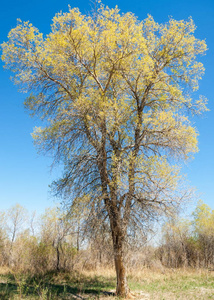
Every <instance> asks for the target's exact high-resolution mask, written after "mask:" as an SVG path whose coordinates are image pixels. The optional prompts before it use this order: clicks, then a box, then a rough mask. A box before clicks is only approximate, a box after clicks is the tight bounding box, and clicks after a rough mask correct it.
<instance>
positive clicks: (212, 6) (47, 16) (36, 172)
mask: <svg viewBox="0 0 214 300" xmlns="http://www.w3.org/2000/svg"><path fill="white" fill-rule="evenodd" d="M103 3H104V4H106V5H108V6H110V7H114V6H115V5H118V7H119V8H120V9H121V11H122V12H127V11H132V12H133V13H135V14H136V15H137V16H138V18H139V19H140V20H143V19H145V18H146V16H147V14H151V15H152V16H153V17H154V19H155V20H156V21H157V22H160V23H163V22H166V21H167V20H168V19H169V17H170V16H171V17H173V18H174V19H177V20H180V19H188V17H189V16H191V17H192V18H193V20H194V22H195V24H196V26H197V30H196V33H195V35H196V36H197V37H198V38H200V39H206V42H207V45H208V48H209V50H208V52H207V55H206V56H204V57H202V58H201V61H202V62H203V63H204V66H205V68H206V73H205V76H204V77H203V79H202V81H201V82H200V89H199V93H200V94H202V95H205V96H206V97H207V98H208V99H209V109H210V112H208V113H206V114H205V115H204V116H203V117H202V118H194V122H195V124H194V125H195V126H196V127H197V129H198V131H199V134H200V135H199V149H200V151H199V153H198V154H196V155H195V159H194V160H193V161H190V162H188V164H187V165H186V166H185V168H184V170H185V173H186V174H187V178H188V180H189V182H190V184H191V185H192V186H193V187H196V189H197V193H198V195H199V197H200V198H201V199H202V200H203V201H204V202H205V203H207V204H208V205H209V206H211V207H212V209H214V196H213V190H214V101H213V86H214V72H213V70H214V1H213V0H203V1H202V0H179V1H173V0H132V1H127V0H117V1H116V0H106V1H103ZM68 5H70V6H71V7H79V8H80V10H81V12H82V13H87V12H89V11H90V10H91V6H92V2H91V1H90V0H78V1H66V0H61V1H58V0H51V1H50V0H46V1H44V0H43V1H41V0H37V1H36V0H31V1H26V0H19V1H15V0H11V1H4V2H2V3H1V10H0V43H2V42H3V41H6V40H7V34H8V32H9V31H10V30H11V29H12V28H13V27H15V26H16V19H17V18H20V19H21V20H23V21H27V20H29V21H30V22H31V23H33V25H34V26H35V27H37V28H38V29H39V30H40V31H41V32H43V33H45V34H47V33H49V31H50V24H51V20H52V18H53V17H54V15H55V13H57V12H59V11H63V12H66V11H67V10H68ZM10 75H11V74H10V73H9V72H8V71H6V70H3V67H2V63H1V62H0V101H1V107H0V138H1V147H0V209H7V208H9V207H11V206H12V205H14V204H15V203H20V204H21V205H23V206H24V207H26V208H27V209H29V210H37V211H38V212H43V211H44V209H45V208H47V207H49V206H52V205H54V202H53V198H51V196H50V193H49V188H48V185H49V184H50V183H51V182H52V180H53V179H54V178H57V177H58V176H59V175H60V170H59V169H54V170H53V171H52V172H51V171H50V165H51V158H50V157H43V156H40V155H39V154H37V152H36V149H35V148H34V145H33V140H32V137H31V135H30V133H31V132H32V131H33V127H34V126H36V125H38V124H39V121H38V120H35V119H32V118H30V117H29V116H28V114H27V113H26V112H25V111H24V107H23V104H22V103H23V101H24V99H25V96H26V95H24V94H21V93H19V92H18V87H17V86H14V85H13V83H12V82H11V81H10V78H9V77H10ZM195 97H197V95H195Z"/></svg>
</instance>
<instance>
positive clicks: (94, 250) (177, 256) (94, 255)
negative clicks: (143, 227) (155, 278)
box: [0, 202, 214, 274]
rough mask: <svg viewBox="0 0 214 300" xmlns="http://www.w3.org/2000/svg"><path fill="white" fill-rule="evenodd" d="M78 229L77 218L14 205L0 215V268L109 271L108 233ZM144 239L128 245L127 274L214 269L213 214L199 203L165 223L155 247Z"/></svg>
mask: <svg viewBox="0 0 214 300" xmlns="http://www.w3.org/2000/svg"><path fill="white" fill-rule="evenodd" d="M82 225H83V222H82V220H81V218H80V217H78V216H76V217H74V215H72V216H69V215H66V214H64V213H62V212H61V211H60V210H58V209H57V208H51V209H47V210H46V211H45V213H44V214H43V215H41V216H39V217H37V216H36V214H35V213H33V214H31V215H29V214H28V212H27V211H26V209H25V208H23V207H22V206H20V205H18V204H17V205H15V206H14V207H12V208H10V209H9V210H7V211H4V212H3V211H2V212H1V213H0V265H1V266H2V267H3V266H4V267H9V268H10V269H13V270H16V271H18V270H19V271H21V272H29V273H31V274H35V273H36V274H38V273H45V272H48V271H52V270H56V271H60V270H61V271H62V270H67V271H75V270H78V271H82V270H84V269H96V268H98V267H105V266H108V267H111V266H112V267H113V264H114V262H113V253H112V245H111V237H110V232H109V230H108V228H107V227H103V228H102V230H100V228H99V231H96V228H94V231H92V232H91V233H90V234H88V233H87V232H86V230H85V228H84V226H82ZM142 239H143V242H142ZM147 239H148V237H147V236H144V237H143V238H142V237H136V238H135V241H134V239H133V238H131V239H130V241H129V242H128V243H127V246H126V249H127V251H126V260H127V266H128V268H130V269H135V268H136V269H139V268H145V267H154V266H155V267H160V268H162V269H164V268H166V267H169V268H178V267H193V268H213V267H214V210H211V208H210V207H208V206H207V205H206V204H204V203H202V202H199V203H198V206H197V207H196V209H195V211H194V212H193V214H192V218H191V220H186V219H181V218H179V217H175V216H173V217H172V218H171V219H168V220H167V221H165V222H164V224H163V225H162V234H161V238H160V239H159V242H158V243H159V244H158V245H157V243H156V245H154V243H153V245H151V243H150V244H148V242H146V240H147Z"/></svg>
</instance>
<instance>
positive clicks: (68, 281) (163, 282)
mask: <svg viewBox="0 0 214 300" xmlns="http://www.w3.org/2000/svg"><path fill="white" fill-rule="evenodd" d="M128 282H129V286H130V289H131V291H132V298H135V299H157V300H164V299H166V300H174V299H182V300H183V299H188V300H189V299H204V300H205V299H214V272H209V271H206V270H189V269H178V270H164V272H163V271H160V270H150V269H142V270H141V271H136V270H135V271H132V272H129V275H128ZM114 290H115V274H114V270H106V269H105V270H98V271H96V272H95V271H90V272H89V271H88V272H84V273H81V274H80V273H77V272H76V273H66V272H64V273H63V272H61V273H56V272H49V273H47V274H45V275H43V276H30V275H29V274H21V273H19V274H17V273H16V274H15V273H11V272H10V271H9V270H0V299H1V300H4V299H5V300H6V299H7V300H10V299H11V300H15V299H32V300H36V299H41V300H45V299H50V300H55V299H61V300H63V299H64V300H66V299H79V300H81V299H82V300H83V299H106V300H107V299H109V300H110V299H116V297H115V296H114V295H113V292H114Z"/></svg>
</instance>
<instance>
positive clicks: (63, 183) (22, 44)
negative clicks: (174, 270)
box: [2, 4, 206, 296]
mask: <svg viewBox="0 0 214 300" xmlns="http://www.w3.org/2000/svg"><path fill="white" fill-rule="evenodd" d="M194 31H195V26H194V23H193V21H192V20H191V19H189V20H188V21H175V20H173V19H170V20H169V22H168V23H166V24H158V23H156V22H155V21H154V20H153V18H152V17H151V16H148V18H147V19H146V20H144V21H143V22H140V21H138V20H137V18H136V17H135V16H134V15H133V14H132V13H126V14H120V13H119V10H118V8H117V7H116V8H114V9H109V8H108V7H104V6H103V5H102V4H100V7H99V8H98V10H97V13H96V14H95V15H94V16H85V15H82V14H81V13H80V12H79V10H78V9H77V8H75V9H70V10H69V12H68V13H64V14H63V13H59V14H57V15H56V16H55V17H54V19H53V24H52V31H51V33H50V34H49V35H47V36H46V37H43V35H42V34H41V33H39V31H38V29H36V28H35V27H33V25H32V24H30V23H29V22H21V21H19V22H18V25H17V27H16V28H14V29H12V30H11V32H10V33H9V36H8V39H9V40H8V42H6V43H3V45H2V48H3V55H2V59H3V61H4V62H5V67H6V68H9V69H10V70H12V71H13V72H15V73H16V75H15V77H14V79H15V82H16V83H19V84H21V86H22V88H23V89H24V90H27V91H32V94H31V95H30V96H29V97H28V98H27V100H26V102H25V105H26V107H27V108H28V109H29V110H30V112H31V113H32V114H33V115H37V116H40V117H41V118H42V119H44V120H46V122H45V127H44V128H36V129H35V131H34V135H33V136H34V139H35V142H36V144H37V145H38V146H39V148H40V149H41V150H44V152H48V151H50V152H51V153H52V154H53V156H54V161H55V162H56V163H57V162H63V164H64V174H63V175H62V177H61V178H60V179H59V180H58V181H56V182H55V183H54V184H53V188H54V190H55V192H56V194H57V195H60V196H63V197H64V198H65V199H68V201H69V202H70V205H71V209H73V208H74V207H75V206H76V205H77V202H79V201H80V199H82V198H83V199H84V206H85V207H86V208H87V209H88V212H89V213H88V216H87V218H86V220H87V221H89V222H92V221H93V219H94V220H95V219H96V220H98V221H99V222H100V221H101V220H103V222H105V221H106V220H108V222H109V227H110V230H111V235H112V241H113V249H114V261H115V267H116V273H117V294H118V295H120V296H125V295H127V294H128V291H129V289H128V285H127V282H126V269H125V264H124V244H125V241H126V238H127V235H128V233H129V232H133V231H135V230H137V231H140V230H141V228H142V226H143V224H144V222H145V220H147V219H148V218H149V219H151V218H153V217H155V216H158V215H159V214H160V213H162V212H166V211H167V210H168V209H169V208H172V207H176V205H177V203H178V202H179V201H180V199H182V196H180V195H178V193H177V194H176V193H175V190H176V188H177V186H176V184H177V181H178V179H179V170H178V168H177V167H176V166H173V160H172V159H171V160H169V159H168V158H169V157H173V155H174V156H175V157H176V158H180V159H182V160H183V159H187V158H188V157H189V155H190V154H191V153H194V152H196V151H197V133H196V130H195V129H194V127H192V126H191V124H190V122H189V120H188V117H187V116H185V111H186V110H191V111H192V112H196V113H200V112H201V111H203V110H205V109H206V107H205V102H206V101H205V100H204V99H203V98H200V99H199V100H197V101H194V100H193V99H192V98H191V97H190V91H191V90H193V91H195V90H197V88H198V80H199V79H200V77H201V75H202V74H203V71H204V69H203V66H202V64H201V63H199V62H197V61H196V56H197V55H198V54H203V53H204V51H205V50H206V44H205V42H204V41H200V40H198V39H196V38H195V37H194V35H193V33H194ZM86 196H87V197H86ZM86 199H87V201H86ZM95 216H96V218H95Z"/></svg>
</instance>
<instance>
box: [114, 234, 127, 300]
mask: <svg viewBox="0 0 214 300" xmlns="http://www.w3.org/2000/svg"><path fill="white" fill-rule="evenodd" d="M112 229H113V230H112V237H113V247H114V263H115V269H116V274H117V288H116V294H117V296H120V297H127V296H128V294H129V287H128V284H127V279H126V267H125V262H124V239H123V235H122V233H121V232H120V230H118V228H112Z"/></svg>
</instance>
